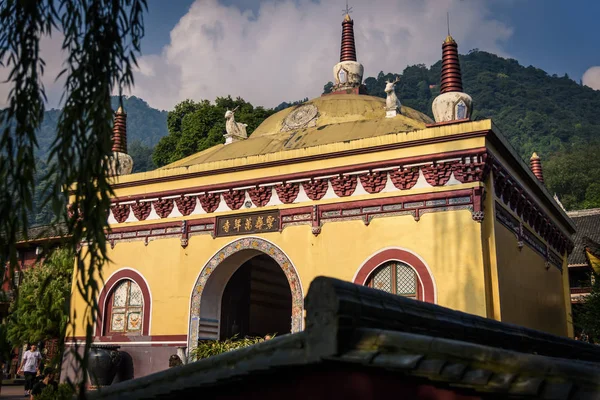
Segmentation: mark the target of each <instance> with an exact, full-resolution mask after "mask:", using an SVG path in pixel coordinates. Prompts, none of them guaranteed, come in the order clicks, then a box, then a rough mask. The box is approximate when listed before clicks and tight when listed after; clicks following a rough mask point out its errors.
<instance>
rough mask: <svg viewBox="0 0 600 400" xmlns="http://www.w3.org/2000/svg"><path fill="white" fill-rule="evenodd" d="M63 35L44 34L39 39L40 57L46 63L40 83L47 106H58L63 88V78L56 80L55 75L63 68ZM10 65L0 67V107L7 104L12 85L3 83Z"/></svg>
mask: <svg viewBox="0 0 600 400" xmlns="http://www.w3.org/2000/svg"><path fill="white" fill-rule="evenodd" d="M62 41H63V35H62V34H60V33H55V34H54V35H52V36H51V37H49V36H44V37H43V38H42V40H41V41H40V58H42V59H43V60H44V62H45V63H46V65H45V67H44V75H43V77H42V83H43V84H44V88H45V90H46V97H47V98H48V104H47V107H48V108H53V107H54V108H55V107H58V103H59V100H60V97H61V95H62V92H63V88H64V82H65V80H64V78H61V79H59V80H58V81H57V80H56V77H57V76H58V74H59V73H60V71H61V70H62V68H63V61H64V57H63V52H62ZM9 68H10V67H0V108H3V107H5V106H6V105H7V100H8V95H9V93H10V89H11V88H12V85H10V84H9V83H5V81H6V79H7V78H8V75H9V73H10V71H9Z"/></svg>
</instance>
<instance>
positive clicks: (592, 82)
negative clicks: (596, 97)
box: [581, 67, 600, 90]
mask: <svg viewBox="0 0 600 400" xmlns="http://www.w3.org/2000/svg"><path fill="white" fill-rule="evenodd" d="M581 81H582V82H583V84H584V85H586V86H589V87H591V88H592V89H595V90H600V67H591V68H590V69H588V70H587V71H585V73H584V74H583V78H581Z"/></svg>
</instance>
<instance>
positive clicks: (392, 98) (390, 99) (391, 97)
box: [385, 78, 401, 112]
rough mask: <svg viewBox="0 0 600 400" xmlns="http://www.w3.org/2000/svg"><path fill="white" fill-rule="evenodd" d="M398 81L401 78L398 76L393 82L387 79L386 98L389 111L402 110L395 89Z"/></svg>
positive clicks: (386, 106) (386, 107)
mask: <svg viewBox="0 0 600 400" xmlns="http://www.w3.org/2000/svg"><path fill="white" fill-rule="evenodd" d="M398 82H400V78H396V80H395V81H393V82H392V81H386V85H385V93H386V94H387V97H386V99H385V109H386V110H388V111H392V110H396V111H398V112H400V107H401V104H400V100H399V99H398V96H396V91H395V88H396V83H398Z"/></svg>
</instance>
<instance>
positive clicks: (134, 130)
mask: <svg viewBox="0 0 600 400" xmlns="http://www.w3.org/2000/svg"><path fill="white" fill-rule="evenodd" d="M111 101H112V105H113V108H114V109H115V110H116V109H117V108H118V107H119V98H118V97H117V96H113V97H112V99H111ZM123 108H124V109H125V112H127V140H128V142H129V146H130V147H131V145H132V144H133V143H137V142H139V144H140V145H143V146H145V147H148V148H150V149H151V148H153V147H154V146H155V145H156V144H157V143H158V141H159V140H160V138H161V137H163V136H166V135H167V133H168V131H167V112H166V111H160V110H157V109H155V108H152V107H150V106H149V105H148V103H146V102H145V101H144V100H142V99H140V98H138V97H135V96H131V97H123ZM59 116H60V110H56V109H52V110H49V111H46V113H45V115H44V122H43V123H42V126H41V128H40V132H39V134H38V144H39V148H38V153H37V157H38V158H40V159H42V160H44V161H46V158H47V156H48V152H49V151H50V146H51V145H52V142H53V141H54V138H55V136H56V124H57V122H58V117H59Z"/></svg>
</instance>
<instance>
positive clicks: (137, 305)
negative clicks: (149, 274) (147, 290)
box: [110, 280, 144, 333]
mask: <svg viewBox="0 0 600 400" xmlns="http://www.w3.org/2000/svg"><path fill="white" fill-rule="evenodd" d="M110 305H111V306H112V307H111V312H110V331H111V332H121V333H129V332H141V330H142V321H143V311H144V298H143V295H142V290H141V289H140V287H139V285H138V284H137V283H135V282H133V281H131V280H126V281H123V282H121V283H119V285H118V286H117V287H116V288H115V289H114V290H113V292H112V296H111V299H110Z"/></svg>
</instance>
